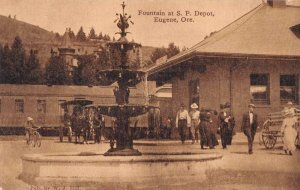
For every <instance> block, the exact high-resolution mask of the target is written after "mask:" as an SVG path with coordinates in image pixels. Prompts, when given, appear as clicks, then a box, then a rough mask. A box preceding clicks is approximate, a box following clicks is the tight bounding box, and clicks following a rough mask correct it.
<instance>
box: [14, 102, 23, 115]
mask: <svg viewBox="0 0 300 190" xmlns="http://www.w3.org/2000/svg"><path fill="white" fill-rule="evenodd" d="M15 110H16V112H17V113H24V100H23V99H16V100H15Z"/></svg>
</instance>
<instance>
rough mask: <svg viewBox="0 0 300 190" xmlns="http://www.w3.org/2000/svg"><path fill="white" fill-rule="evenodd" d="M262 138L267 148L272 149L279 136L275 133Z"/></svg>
mask: <svg viewBox="0 0 300 190" xmlns="http://www.w3.org/2000/svg"><path fill="white" fill-rule="evenodd" d="M262 140H263V143H264V145H265V147H266V148H267V149H272V148H273V147H274V146H275V144H276V141H277V137H275V136H273V135H263V136H262Z"/></svg>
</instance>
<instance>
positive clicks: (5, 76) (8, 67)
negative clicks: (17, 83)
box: [0, 44, 14, 84]
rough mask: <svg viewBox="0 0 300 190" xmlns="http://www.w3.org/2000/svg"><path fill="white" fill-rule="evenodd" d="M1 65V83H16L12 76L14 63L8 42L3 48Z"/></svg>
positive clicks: (0, 59)
mask: <svg viewBox="0 0 300 190" xmlns="http://www.w3.org/2000/svg"><path fill="white" fill-rule="evenodd" d="M0 65H1V71H2V73H1V76H0V78H1V83H3V84H7V83H8V84H9V83H14V81H12V78H13V77H14V71H13V65H12V61H11V51H10V48H9V46H8V44H5V46H4V47H3V49H2V53H1V58H0Z"/></svg>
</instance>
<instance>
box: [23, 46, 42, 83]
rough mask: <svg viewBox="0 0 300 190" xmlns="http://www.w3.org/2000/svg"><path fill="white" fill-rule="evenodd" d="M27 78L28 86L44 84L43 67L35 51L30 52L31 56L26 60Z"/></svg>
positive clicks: (25, 79)
mask: <svg viewBox="0 0 300 190" xmlns="http://www.w3.org/2000/svg"><path fill="white" fill-rule="evenodd" d="M25 71H26V73H27V74H26V76H25V78H24V82H25V83H26V84H42V83H43V77H42V75H43V74H42V70H41V65H40V63H39V60H38V58H37V57H36V53H35V52H34V51H33V50H30V55H29V57H28V59H27V60H26V67H25Z"/></svg>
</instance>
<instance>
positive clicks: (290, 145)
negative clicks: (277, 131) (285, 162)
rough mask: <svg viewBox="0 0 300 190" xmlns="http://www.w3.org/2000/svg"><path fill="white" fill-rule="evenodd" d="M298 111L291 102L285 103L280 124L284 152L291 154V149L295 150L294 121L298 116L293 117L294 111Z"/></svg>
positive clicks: (295, 134) (295, 133) (295, 132)
mask: <svg viewBox="0 0 300 190" xmlns="http://www.w3.org/2000/svg"><path fill="white" fill-rule="evenodd" d="M296 111H300V110H299V109H296V108H294V107H293V103H292V102H288V103H287V107H286V108H284V110H283V112H282V114H283V117H284V119H283V122H282V126H281V133H282V134H283V150H284V152H285V153H286V154H290V155H292V154H293V151H294V150H296V146H295V139H296V137H297V131H296V129H295V128H294V126H295V123H296V122H297V120H298V118H297V117H295V112H296Z"/></svg>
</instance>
